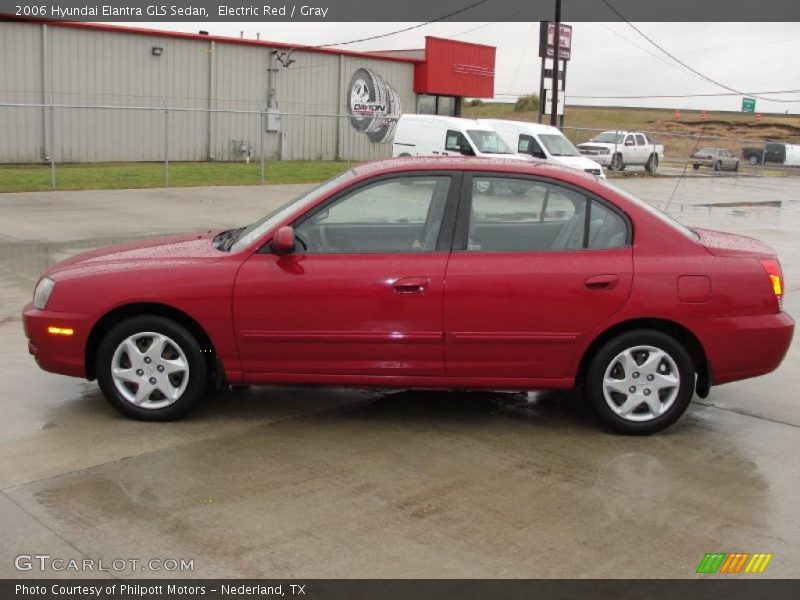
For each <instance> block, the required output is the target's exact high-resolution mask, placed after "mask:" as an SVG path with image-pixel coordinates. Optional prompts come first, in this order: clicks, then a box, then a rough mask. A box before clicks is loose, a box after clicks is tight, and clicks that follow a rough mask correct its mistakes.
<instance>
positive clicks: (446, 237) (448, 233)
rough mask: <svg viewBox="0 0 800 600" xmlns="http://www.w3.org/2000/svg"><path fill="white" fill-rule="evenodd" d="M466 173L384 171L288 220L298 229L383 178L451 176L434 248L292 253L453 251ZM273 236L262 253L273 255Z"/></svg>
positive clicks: (291, 225) (261, 249) (421, 252)
mask: <svg viewBox="0 0 800 600" xmlns="http://www.w3.org/2000/svg"><path fill="white" fill-rule="evenodd" d="M462 175H463V173H462V172H461V171H443V170H436V171H425V170H422V171H402V172H398V173H384V174H383V175H377V176H375V177H369V178H367V179H364V180H362V181H359V182H358V183H355V184H353V185H351V186H349V187H347V188H345V189H343V190H339V191H338V192H336V193H335V194H332V195H331V196H329V197H328V198H326V199H325V200H323V201H322V202H320V203H319V204H317V205H315V206H313V207H312V208H310V209H309V210H308V211H307V212H305V213H303V214H302V215H300V216H298V217H297V218H295V219H294V220H293V221H291V222H290V223H287V224H286V225H288V226H289V227H292V228H296V227H298V226H300V225H302V224H303V223H305V222H306V221H307V220H309V219H311V218H313V217H314V215H316V214H317V213H319V212H321V211H323V210H327V209H328V207H329V206H330V205H331V204H334V203H335V202H338V201H339V200H341V199H342V198H345V197H346V196H349V195H351V194H354V193H356V192H358V191H359V190H361V189H364V188H367V187H369V186H372V185H375V184H377V183H380V182H381V181H388V180H394V179H405V178H421V177H449V178H450V188H449V189H448V191H447V199H446V200H445V206H444V212H443V213H442V222H441V224H440V225H439V235H438V237H437V239H436V248H435V249H434V250H422V251H416V252H386V251H384V252H326V253H324V254H323V253H316V252H305V251H302V250H301V251H295V252H293V253H292V254H299V255H303V256H323V255H324V256H353V255H356V254H372V255H374V254H397V255H400V254H413V255H419V254H432V253H435V252H450V249H451V247H452V243H453V234H454V230H455V225H456V208H457V205H458V199H459V197H460V194H461V188H462V183H461V179H462ZM271 242H272V237H271V236H270V239H269V240H267V241H266V242H265V243H264V245H263V246H261V248H259V250H258V253H259V254H274V252H273V251H272V247H271V245H270V244H271Z"/></svg>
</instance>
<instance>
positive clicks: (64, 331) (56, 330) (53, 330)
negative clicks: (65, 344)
mask: <svg viewBox="0 0 800 600" xmlns="http://www.w3.org/2000/svg"><path fill="white" fill-rule="evenodd" d="M47 333H49V334H50V335H72V334H73V333H75V332H74V331H73V330H72V328H71V327H48V328H47Z"/></svg>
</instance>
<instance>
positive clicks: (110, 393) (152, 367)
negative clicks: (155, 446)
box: [96, 315, 208, 421]
mask: <svg viewBox="0 0 800 600" xmlns="http://www.w3.org/2000/svg"><path fill="white" fill-rule="evenodd" d="M96 372H97V381H98V383H99V385H100V389H101V390H102V391H103V394H104V395H105V397H106V399H107V400H108V401H109V403H110V404H111V405H112V406H113V407H114V408H116V409H117V410H118V411H120V412H121V413H122V414H124V415H126V416H129V417H133V418H135V419H143V420H147V421H165V420H169V419H175V418H177V417H180V416H182V415H183V414H185V413H186V412H187V411H188V410H189V409H190V408H191V407H192V406H193V405H194V404H195V403H196V402H197V401H198V400H199V399H200V398H201V397H202V395H203V392H204V391H205V389H206V383H207V373H208V370H207V365H206V361H205V358H204V357H203V355H202V350H201V347H200V344H199V343H198V341H197V339H196V338H195V337H194V336H193V335H192V334H191V333H190V332H189V331H188V330H187V329H186V328H185V327H183V326H181V325H179V324H178V323H176V322H174V321H172V320H170V319H166V318H164V317H159V316H155V315H147V316H139V317H132V318H130V319H126V320H125V321H122V322H121V323H118V324H117V325H115V326H114V327H113V328H112V329H111V330H110V331H109V332H108V333H107V334H106V336H105V337H104V338H103V340H102V341H101V342H100V346H99V347H98V350H97V364H96Z"/></svg>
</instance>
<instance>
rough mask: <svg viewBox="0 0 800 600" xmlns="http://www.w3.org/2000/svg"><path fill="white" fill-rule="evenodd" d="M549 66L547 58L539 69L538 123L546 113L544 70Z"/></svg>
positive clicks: (543, 58) (543, 59)
mask: <svg viewBox="0 0 800 600" xmlns="http://www.w3.org/2000/svg"><path fill="white" fill-rule="evenodd" d="M544 34H545V36H546V35H547V28H545V33H544ZM546 64H547V58H546V57H545V56H543V57H542V68H541V69H539V102H538V104H539V118H538V119H537V122H538V123H541V122H542V114H543V112H544V68H545V65H546Z"/></svg>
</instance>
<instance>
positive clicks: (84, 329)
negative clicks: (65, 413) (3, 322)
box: [22, 304, 93, 377]
mask: <svg viewBox="0 0 800 600" xmlns="http://www.w3.org/2000/svg"><path fill="white" fill-rule="evenodd" d="M22 323H23V327H24V328H25V336H26V337H27V338H28V352H29V353H30V354H31V355H33V357H34V358H35V359H36V363H37V364H38V365H39V367H41V368H42V369H44V370H45V371H50V372H52V373H61V374H62V375H71V376H73V377H86V365H85V356H86V341H87V339H88V337H89V332H90V331H91V327H92V324H93V320H92V317H91V315H84V314H76V313H59V312H52V311H47V310H38V309H36V308H33V306H32V305H31V304H28V305H27V306H26V307H25V308H24V309H23V311H22ZM49 327H58V328H61V329H65V328H66V329H71V330H72V332H73V333H72V335H68V336H67V335H53V334H50V333H48V331H47V330H48V328H49Z"/></svg>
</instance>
